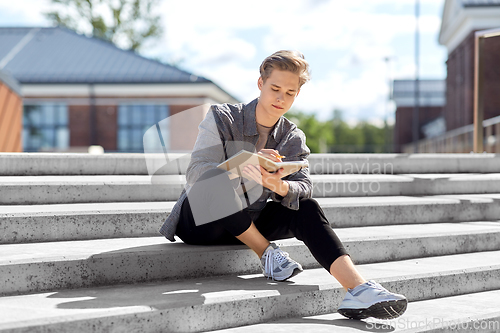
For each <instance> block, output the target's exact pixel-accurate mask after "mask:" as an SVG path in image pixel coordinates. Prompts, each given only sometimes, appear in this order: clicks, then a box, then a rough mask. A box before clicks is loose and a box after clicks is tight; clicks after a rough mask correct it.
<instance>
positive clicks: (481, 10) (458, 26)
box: [439, 0, 500, 130]
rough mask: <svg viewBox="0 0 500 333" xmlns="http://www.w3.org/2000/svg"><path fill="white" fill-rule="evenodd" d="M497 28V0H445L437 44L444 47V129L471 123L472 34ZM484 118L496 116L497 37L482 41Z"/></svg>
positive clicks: (499, 105)
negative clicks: (446, 54)
mask: <svg viewBox="0 0 500 333" xmlns="http://www.w3.org/2000/svg"><path fill="white" fill-rule="evenodd" d="M491 28H500V0H460V1H458V0H446V2H445V5H444V9H443V17H442V22H441V31H440V33H439V43H440V44H442V45H444V46H446V48H447V49H448V60H447V62H446V67H447V77H446V105H445V107H444V109H443V114H444V117H445V119H446V126H447V129H448V130H453V129H456V128H459V127H463V126H466V125H469V124H472V123H473V122H474V121H473V115H474V112H473V109H474V33H475V32H476V31H478V30H484V29H491ZM483 51H484V68H485V72H484V119H489V118H492V117H495V116H499V115H500V37H494V38H488V39H486V40H485V43H484V49H483Z"/></svg>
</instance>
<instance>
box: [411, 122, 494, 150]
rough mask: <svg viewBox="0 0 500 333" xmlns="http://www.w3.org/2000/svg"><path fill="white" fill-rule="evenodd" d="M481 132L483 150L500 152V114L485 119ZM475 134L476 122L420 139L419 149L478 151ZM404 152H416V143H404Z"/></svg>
mask: <svg viewBox="0 0 500 333" xmlns="http://www.w3.org/2000/svg"><path fill="white" fill-rule="evenodd" d="M480 133H481V135H482V136H483V137H482V140H479V141H481V149H482V151H481V152H483V151H485V152H487V153H496V154H500V116H497V117H494V118H490V119H486V120H483V126H482V128H481V131H480ZM484 134H486V135H484ZM475 135H476V133H475V131H474V124H471V125H467V126H464V127H460V128H457V129H454V130H451V131H449V132H446V133H444V134H443V135H441V136H438V137H434V138H429V139H423V140H420V141H418V143H417V145H418V148H417V149H418V152H419V153H470V152H477V151H476V150H475V149H474V143H475V142H474V138H475ZM476 140H477V139H476ZM402 152H403V153H407V154H412V153H414V152H415V144H414V143H410V144H406V145H404V146H403V149H402Z"/></svg>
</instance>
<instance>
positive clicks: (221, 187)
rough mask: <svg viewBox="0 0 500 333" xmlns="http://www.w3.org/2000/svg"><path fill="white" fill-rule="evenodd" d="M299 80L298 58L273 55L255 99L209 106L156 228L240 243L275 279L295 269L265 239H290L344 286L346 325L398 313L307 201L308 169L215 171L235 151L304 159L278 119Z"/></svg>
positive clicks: (396, 300)
mask: <svg viewBox="0 0 500 333" xmlns="http://www.w3.org/2000/svg"><path fill="white" fill-rule="evenodd" d="M308 80H309V65H308V63H307V62H306V61H305V59H304V57H303V55H302V54H300V53H299V52H293V51H278V52H276V53H274V54H272V55H271V56H269V57H267V58H266V59H265V60H264V61H263V63H262V65H261V66H260V77H259V79H258V83H257V84H258V87H259V90H260V97H259V98H257V99H255V100H253V101H252V102H250V103H248V104H235V105H231V104H221V105H213V106H212V108H211V110H210V111H209V112H208V113H207V116H206V118H205V119H204V120H203V122H202V123H201V124H200V126H199V134H198V138H197V140H196V144H195V147H194V149H193V153H192V155H191V161H190V164H189V166H188V169H187V173H186V179H187V185H186V188H185V190H184V191H183V192H182V194H181V196H180V198H179V200H178V202H177V203H176V205H175V206H174V208H173V210H172V212H171V214H170V215H169V217H168V218H167V220H166V221H165V223H164V225H163V226H162V228H161V229H160V232H161V233H162V234H163V235H165V236H166V237H167V238H168V239H169V240H171V241H173V240H174V238H173V236H174V234H177V235H178V236H179V237H180V238H181V239H182V240H183V241H184V242H185V243H188V244H199V245H209V244H241V243H244V244H246V245H247V246H249V247H250V248H251V249H252V250H253V251H254V252H255V253H256V254H257V255H258V257H259V258H260V259H261V266H262V271H263V274H264V275H265V276H266V277H271V278H273V279H274V280H277V281H285V280H287V279H289V278H291V277H293V276H294V275H296V274H298V273H300V272H301V271H302V266H301V265H300V264H299V263H297V262H295V261H294V260H293V259H291V258H290V257H289V255H288V253H286V252H283V251H282V250H281V249H280V248H279V247H278V246H276V244H274V243H270V241H271V240H278V239H284V238H291V237H296V238H297V239H299V240H301V241H303V242H304V243H305V245H306V246H307V247H308V248H309V250H310V251H311V253H312V254H313V256H314V257H315V258H316V260H318V262H319V263H320V264H321V265H322V266H323V267H324V268H325V269H326V270H327V271H328V272H329V273H330V274H331V275H332V276H334V277H335V278H336V279H337V280H338V281H339V282H340V284H341V285H342V286H343V287H344V288H345V289H346V290H347V293H346V296H345V299H344V300H343V301H342V303H341V305H340V307H339V310H338V311H339V312H340V313H341V314H343V315H344V316H346V317H349V318H354V319H362V318H367V317H376V318H380V319H390V318H396V317H398V316H400V315H401V314H402V313H403V312H404V311H405V310H406V306H407V300H406V298H405V297H404V296H403V295H398V294H393V293H390V292H389V291H387V290H386V289H385V288H383V287H382V286H380V285H379V284H377V283H375V282H373V281H368V282H367V281H366V280H365V279H364V278H363V277H362V276H361V275H360V274H359V273H358V271H357V270H356V268H355V267H354V264H353V263H352V261H351V258H350V257H349V255H348V254H347V252H346V250H345V249H344V247H343V245H342V243H341V242H340V240H339V239H338V237H337V235H336V234H335V233H334V231H333V230H332V228H331V227H330V223H329V222H328V220H327V219H326V217H325V215H324V213H323V210H322V209H321V207H320V206H319V204H318V203H317V202H316V201H315V200H314V199H312V198H311V196H312V182H311V178H310V176H309V170H308V168H305V169H302V170H301V171H299V172H296V173H294V174H291V175H288V176H286V177H283V174H282V170H280V171H278V172H276V173H269V172H267V171H266V170H265V169H264V168H262V167H260V166H247V167H245V168H244V170H243V173H245V175H246V176H247V178H250V179H251V181H247V180H245V178H244V177H241V178H235V179H230V177H229V175H228V173H227V172H225V171H222V170H220V169H217V165H218V164H219V163H221V162H222V161H224V160H225V159H226V158H227V157H231V156H232V155H234V154H235V153H236V152H237V151H238V150H239V149H241V148H243V149H247V150H253V151H255V152H258V154H261V155H264V156H266V157H268V158H270V159H272V160H274V161H281V160H282V158H285V159H286V161H300V160H306V158H307V157H308V155H309V153H310V150H309V149H308V148H307V146H306V138H305V136H304V133H303V132H302V131H301V130H300V129H298V128H297V126H296V125H295V124H294V123H292V122H291V121H289V120H287V119H286V118H285V117H283V115H284V114H285V113H286V112H287V111H288V110H289V109H290V107H291V106H292V104H293V102H294V100H295V98H296V97H297V95H298V94H299V92H300V88H301V86H302V85H303V84H304V83H306V82H307V81H308ZM281 155H283V156H281ZM250 198H252V200H250ZM269 198H270V199H271V201H268V199H269Z"/></svg>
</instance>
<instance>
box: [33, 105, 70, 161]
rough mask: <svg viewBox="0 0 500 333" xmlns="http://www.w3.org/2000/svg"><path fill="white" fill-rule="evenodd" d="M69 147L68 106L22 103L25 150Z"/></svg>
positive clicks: (48, 149)
mask: <svg viewBox="0 0 500 333" xmlns="http://www.w3.org/2000/svg"><path fill="white" fill-rule="evenodd" d="M68 147H69V128H68V107H67V105H66V104H62V103H44V104H36V105H24V111H23V149H24V151H27V152H33V151H51V150H65V149H68Z"/></svg>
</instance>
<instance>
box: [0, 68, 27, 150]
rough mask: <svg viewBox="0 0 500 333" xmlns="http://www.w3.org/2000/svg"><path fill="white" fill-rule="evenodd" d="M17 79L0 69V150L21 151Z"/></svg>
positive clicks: (19, 92)
mask: <svg viewBox="0 0 500 333" xmlns="http://www.w3.org/2000/svg"><path fill="white" fill-rule="evenodd" d="M20 94H21V87H20V86H19V84H18V83H17V81H16V80H15V79H14V78H12V77H10V76H9V75H7V74H5V73H3V72H2V71H0V152H14V153H17V152H21V151H22V148H23V147H22V140H21V136H22V114H23V110H22V105H23V102H22V99H21V96H20Z"/></svg>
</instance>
